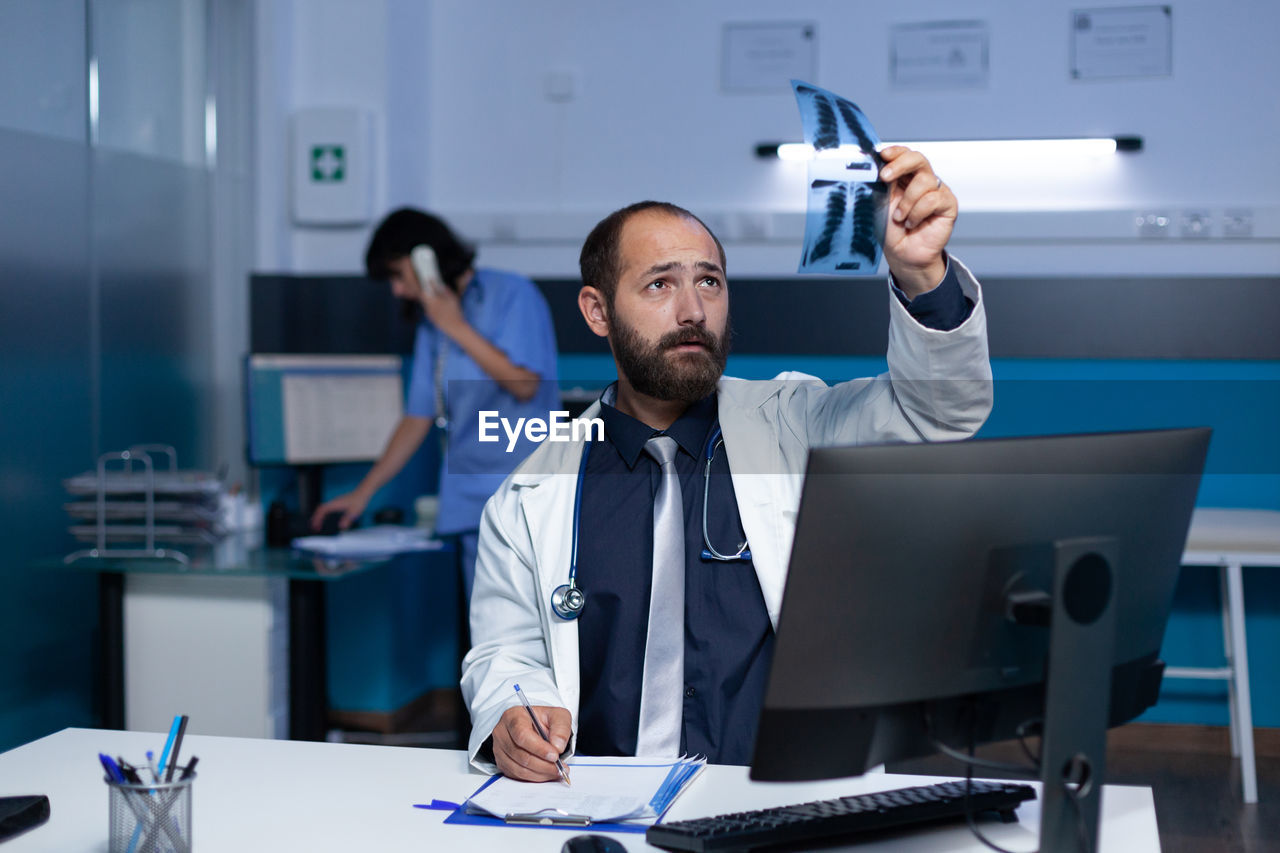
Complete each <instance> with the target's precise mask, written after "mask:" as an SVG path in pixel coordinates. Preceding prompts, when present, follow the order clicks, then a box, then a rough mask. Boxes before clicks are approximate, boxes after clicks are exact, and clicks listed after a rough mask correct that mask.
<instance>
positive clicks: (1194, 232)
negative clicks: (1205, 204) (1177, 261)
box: [1178, 210, 1213, 240]
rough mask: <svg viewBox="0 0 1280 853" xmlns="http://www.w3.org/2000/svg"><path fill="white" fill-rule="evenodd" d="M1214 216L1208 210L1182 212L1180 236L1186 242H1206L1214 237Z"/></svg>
mask: <svg viewBox="0 0 1280 853" xmlns="http://www.w3.org/2000/svg"><path fill="white" fill-rule="evenodd" d="M1212 231H1213V216H1212V215H1211V214H1210V213H1209V211H1207V210H1184V211H1182V223H1181V227H1180V228H1179V231H1178V235H1179V236H1180V237H1182V239H1184V240H1205V239H1208V238H1209V237H1211V236H1213V235H1212Z"/></svg>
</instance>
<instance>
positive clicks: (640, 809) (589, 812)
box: [464, 756, 707, 826]
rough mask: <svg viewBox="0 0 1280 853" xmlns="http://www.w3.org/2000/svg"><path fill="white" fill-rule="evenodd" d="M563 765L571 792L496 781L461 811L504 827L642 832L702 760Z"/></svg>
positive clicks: (550, 785)
mask: <svg viewBox="0 0 1280 853" xmlns="http://www.w3.org/2000/svg"><path fill="white" fill-rule="evenodd" d="M566 764H568V765H569V769H570V775H571V776H572V778H573V785H572V787H570V786H568V785H565V784H563V783H561V782H517V781H515V780H513V779H508V778H506V777H503V776H495V777H493V779H491V780H490V781H489V782H488V783H486V784H485V785H484V786H483V787H482V788H481V789H480V790H479V791H477V792H476V793H475V794H473V795H472V796H471V798H470V799H469V800H467V802H466V803H465V804H464V808H465V810H466V811H467V812H468V813H469V814H480V815H490V816H492V817H497V818H501V819H502V820H504V821H506V822H507V823H536V824H547V825H556V824H569V825H578V826H585V825H589V824H597V823H617V824H635V825H641V826H647V825H649V824H653V823H656V822H657V821H658V819H659V818H660V817H662V814H663V813H664V812H665V811H666V810H667V809H668V808H669V807H670V806H671V804H672V803H673V802H674V801H675V799H676V797H677V796H679V794H680V792H681V791H683V790H684V789H685V788H686V787H688V785H689V783H690V782H692V781H693V780H694V779H695V778H696V777H697V776H698V774H699V773H700V772H702V768H703V767H705V766H706V764H707V760H706V759H705V758H703V757H695V758H681V759H677V760H675V761H670V760H663V759H653V758H614V757H611V758H589V757H586V756H579V757H576V758H574V759H572V760H571V761H569V762H566Z"/></svg>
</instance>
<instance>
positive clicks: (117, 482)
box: [63, 444, 224, 565]
mask: <svg viewBox="0 0 1280 853" xmlns="http://www.w3.org/2000/svg"><path fill="white" fill-rule="evenodd" d="M154 453H163V454H164V455H165V456H167V457H168V468H165V469H162V470H156V466H155V462H154V461H153V459H152V454H154ZM112 463H120V466H118V467H112ZM63 485H64V486H65V488H66V489H67V492H68V493H69V494H70V495H72V496H73V497H79V498H81V500H76V501H72V502H70V503H68V504H65V505H64V509H66V511H67V513H68V515H70V516H71V517H72V518H73V519H74V520H75V521H77V522H79V523H73V524H72V525H71V527H70V531H71V533H72V535H74V536H75V537H76V538H77V539H81V540H84V541H88V542H92V543H93V547H90V548H86V549H82V550H79V551H75V552H73V553H71V554H68V555H67V556H66V557H64V558H63V561H64V562H67V563H71V562H74V561H76V560H79V559H83V558H102V557H146V558H156V559H168V560H176V561H177V562H179V563H182V564H184V565H185V564H188V563H189V562H190V560H189V558H188V557H187V555H186V554H185V553H183V552H182V551H178V550H175V549H173V548H167V547H162V546H161V545H160V544H158V543H159V540H165V541H167V542H181V543H188V544H207V545H212V544H214V543H216V542H217V541H218V539H220V538H221V537H222V535H223V530H222V528H221V525H220V523H219V514H218V506H219V502H220V500H221V497H222V494H223V490H224V484H223V483H222V481H221V479H220V478H218V477H216V476H215V475H213V474H211V473H209V472H206V471H192V470H188V471H183V470H180V469H179V468H178V455H177V452H176V451H175V450H174V448H173V447H171V446H169V445H166V444H139V445H134V446H133V447H130V448H129V449H128V450H122V451H118V452H112V453H104V454H102V455H101V456H99V457H98V464H97V468H96V470H94V471H87V472H85V473H83V474H78V475H76V476H74V477H71V478H69V479H67V480H64V481H63ZM89 498H92V499H91V500H89ZM86 522H88V523H86Z"/></svg>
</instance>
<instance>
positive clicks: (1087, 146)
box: [756, 136, 1142, 162]
mask: <svg viewBox="0 0 1280 853" xmlns="http://www.w3.org/2000/svg"><path fill="white" fill-rule="evenodd" d="M884 144H885V145H905V146H907V147H908V148H914V149H916V150H918V151H920V152H922V153H924V154H926V156H936V155H938V154H945V155H946V156H957V157H973V158H982V159H987V160H990V159H1004V158H1014V159H1019V160H1025V159H1029V158H1040V157H1049V158H1052V157H1103V156H1107V155H1109V154H1114V153H1115V152H1117V151H1126V152H1132V151H1141V150H1142V137H1141V136H1106V137H1090V138H1085V137H1078V138H1067V139H942V140H933V141H928V140H921V141H918V142H886V143H884ZM846 149H848V150H846ZM856 150H857V148H856V146H845V145H842V146H840V147H839V148H828V149H824V150H822V151H819V152H817V153H816V154H815V152H814V150H813V146H812V145H809V144H807V143H803V142H782V143H777V142H773V143H761V144H760V145H757V146H756V156H757V157H761V158H764V159H768V158H772V157H777V158H778V159H779V160H787V161H792V162H803V161H806V160H812V159H814V157H845V156H848V155H849V154H851V153H853V152H854V151H856Z"/></svg>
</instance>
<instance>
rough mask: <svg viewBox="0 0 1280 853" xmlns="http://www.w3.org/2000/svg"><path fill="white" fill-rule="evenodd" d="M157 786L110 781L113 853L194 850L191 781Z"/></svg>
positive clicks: (193, 776)
mask: <svg viewBox="0 0 1280 853" xmlns="http://www.w3.org/2000/svg"><path fill="white" fill-rule="evenodd" d="M195 780H196V774H195V773H192V774H191V775H190V776H188V777H187V778H185V779H182V780H179V781H174V782H162V783H160V784H156V785H131V784H128V783H126V782H112V781H110V780H108V781H107V788H108V790H109V791H110V812H111V822H110V830H109V833H110V836H109V843H108V845H107V849H108V850H109V851H110V853H191V783H192V782H194V781H195Z"/></svg>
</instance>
